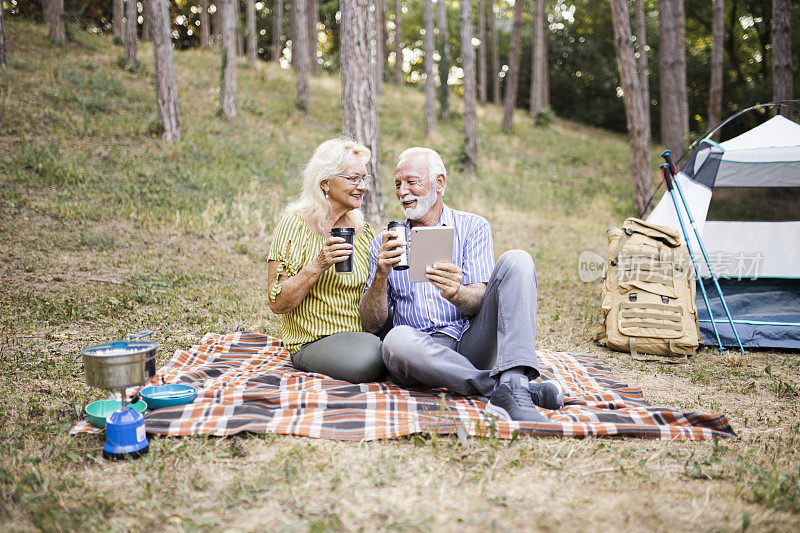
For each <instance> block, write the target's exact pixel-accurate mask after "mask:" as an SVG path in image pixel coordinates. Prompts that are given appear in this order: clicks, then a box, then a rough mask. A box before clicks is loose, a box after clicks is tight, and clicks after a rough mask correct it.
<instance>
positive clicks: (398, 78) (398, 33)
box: [394, 0, 404, 85]
mask: <svg viewBox="0 0 800 533" xmlns="http://www.w3.org/2000/svg"><path fill="white" fill-rule="evenodd" d="M402 20H403V3H402V1H401V0H394V84H395V85H403V81H404V80H403V26H402V25H401V22H402Z"/></svg>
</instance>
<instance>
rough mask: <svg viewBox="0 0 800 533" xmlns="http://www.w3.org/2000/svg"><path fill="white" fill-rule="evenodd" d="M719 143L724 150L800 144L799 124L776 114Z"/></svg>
mask: <svg viewBox="0 0 800 533" xmlns="http://www.w3.org/2000/svg"><path fill="white" fill-rule="evenodd" d="M719 144H720V146H722V147H723V148H724V149H725V151H726V152H730V151H733V150H751V149H768V148H780V147H784V146H800V124H797V123H796V122H793V121H791V120H789V119H788V118H786V117H784V116H781V115H776V116H774V117H772V118H771V119H769V120H767V121H766V122H764V123H763V124H760V125H758V126H756V127H755V128H753V129H751V130H748V131H746V132H744V133H742V134H741V135H739V136H738V137H734V138H733V139H728V140H727V141H725V142H722V143H719Z"/></svg>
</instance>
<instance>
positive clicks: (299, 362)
mask: <svg viewBox="0 0 800 533" xmlns="http://www.w3.org/2000/svg"><path fill="white" fill-rule="evenodd" d="M369 157H370V151H369V150H368V149H367V148H366V147H365V146H362V145H360V144H358V143H356V142H355V141H353V140H351V139H347V138H340V139H331V140H328V141H325V142H323V143H322V144H320V145H319V147H317V149H316V151H315V152H314V155H313V156H312V157H311V160H310V161H309V162H308V164H307V165H306V168H305V171H304V173H303V176H304V177H303V191H302V193H301V194H300V198H299V199H298V200H297V201H296V202H294V203H292V204H290V205H289V206H288V207H287V208H286V212H285V214H284V215H283V218H281V221H280V222H279V223H278V227H277V228H276V230H275V235H274V239H273V241H272V245H271V247H270V250H269V256H268V258H267V261H268V263H267V266H268V275H269V277H268V285H269V291H270V293H269V305H270V309H272V311H273V312H275V313H277V314H280V315H282V322H281V329H282V331H283V342H284V345H285V346H286V348H287V349H288V350H289V353H290V354H291V357H292V364H293V365H294V366H295V367H296V368H298V369H299V370H303V371H306V372H319V373H322V374H327V375H328V376H331V377H333V378H336V379H342V380H346V381H350V382H352V383H360V382H364V381H375V380H377V379H378V378H379V377H380V376H381V375H382V374H383V373H384V371H385V367H384V364H383V359H382V357H381V342H380V340H379V339H378V337H376V336H374V335H372V334H370V333H365V332H364V331H363V329H362V327H361V314H360V312H359V308H358V303H359V300H360V299H361V296H362V295H363V294H364V287H365V285H366V282H367V275H368V268H369V246H370V243H371V242H372V239H373V238H374V237H375V232H374V231H373V230H372V228H371V227H370V225H369V224H368V223H367V222H365V221H364V217H363V215H362V213H361V210H360V209H359V208H360V207H361V203H362V201H363V199H364V192H365V191H366V190H367V187H368V186H369V182H370V180H371V179H372V176H370V175H368V174H367V167H366V165H365V162H366V161H368V160H369ZM340 227H347V228H354V229H355V236H354V242H353V245H352V246H351V245H350V244H347V243H346V242H345V240H344V238H342V237H332V236H331V229H332V228H340ZM350 256H352V265H353V268H352V271H351V272H347V273H344V272H336V271H335V268H334V265H335V264H336V263H341V262H343V261H346V260H347V259H348V258H349V257H350Z"/></svg>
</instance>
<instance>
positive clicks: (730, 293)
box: [696, 279, 800, 349]
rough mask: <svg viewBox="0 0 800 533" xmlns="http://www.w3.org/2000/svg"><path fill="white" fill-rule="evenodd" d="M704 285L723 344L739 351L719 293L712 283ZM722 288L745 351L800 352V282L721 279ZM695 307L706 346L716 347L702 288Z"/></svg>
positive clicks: (708, 281) (706, 281) (709, 281)
mask: <svg viewBox="0 0 800 533" xmlns="http://www.w3.org/2000/svg"><path fill="white" fill-rule="evenodd" d="M704 283H705V287H706V291H707V293H708V299H709V304H710V305H711V312H712V313H713V314H714V321H715V322H716V325H717V331H718V332H719V335H720V339H721V340H722V344H723V345H724V346H731V347H738V344H737V343H736V337H735V336H734V335H733V330H732V329H731V326H730V324H729V323H728V319H727V316H726V315H725V309H724V308H723V307H722V302H721V301H720V299H719V295H718V294H717V291H716V289H715V288H714V286H713V284H712V282H711V280H704ZM719 284H720V287H721V288H722V293H723V294H724V295H725V303H727V304H728V310H729V311H730V312H731V316H732V317H733V321H734V324H735V325H736V333H738V334H739V338H740V339H741V341H742V345H743V346H744V347H745V348H791V349H800V280H794V279H793V280H786V279H760V280H741V281H738V280H732V279H720V280H719ZM696 303H697V317H698V320H699V321H700V334H701V336H702V337H703V338H704V339H705V341H706V344H709V345H716V344H717V340H716V337H715V335H714V330H713V328H712V325H711V320H710V319H709V316H708V311H707V310H706V304H705V302H703V297H702V294H701V293H700V290H699V287H698V291H697V302H696Z"/></svg>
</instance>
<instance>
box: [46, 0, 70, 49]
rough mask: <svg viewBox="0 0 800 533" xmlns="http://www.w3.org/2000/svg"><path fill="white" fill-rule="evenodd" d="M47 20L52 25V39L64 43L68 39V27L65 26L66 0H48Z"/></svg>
mask: <svg viewBox="0 0 800 533" xmlns="http://www.w3.org/2000/svg"><path fill="white" fill-rule="evenodd" d="M46 9H47V11H49V13H48V17H47V21H48V23H49V25H50V40H51V41H53V42H54V43H63V42H64V41H65V40H66V39H67V28H66V26H64V0H48V1H47V5H46Z"/></svg>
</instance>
